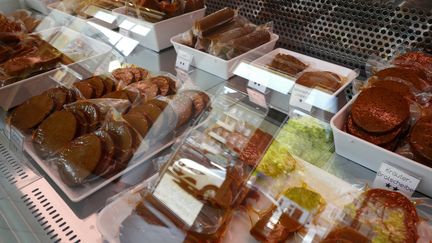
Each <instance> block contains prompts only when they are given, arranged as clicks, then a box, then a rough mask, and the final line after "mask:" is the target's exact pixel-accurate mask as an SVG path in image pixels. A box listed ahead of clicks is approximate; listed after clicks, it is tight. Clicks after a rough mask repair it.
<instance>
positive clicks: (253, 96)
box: [247, 88, 267, 108]
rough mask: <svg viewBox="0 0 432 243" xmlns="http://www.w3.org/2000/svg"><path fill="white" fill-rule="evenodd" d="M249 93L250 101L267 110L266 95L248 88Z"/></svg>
mask: <svg viewBox="0 0 432 243" xmlns="http://www.w3.org/2000/svg"><path fill="white" fill-rule="evenodd" d="M247 93H248V96H249V100H250V101H251V102H253V103H255V104H257V105H259V106H261V107H264V108H267V101H266V98H265V95H264V94H263V93H260V92H258V91H256V90H254V89H249V88H247Z"/></svg>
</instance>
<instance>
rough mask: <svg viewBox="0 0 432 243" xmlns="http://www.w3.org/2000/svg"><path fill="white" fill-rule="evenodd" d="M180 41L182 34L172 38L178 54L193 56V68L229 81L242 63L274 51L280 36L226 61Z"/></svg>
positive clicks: (272, 37)
mask: <svg viewBox="0 0 432 243" xmlns="http://www.w3.org/2000/svg"><path fill="white" fill-rule="evenodd" d="M180 39H181V34H180V35H177V36H175V37H173V38H171V42H172V43H173V45H174V48H175V50H176V52H177V53H178V52H179V50H181V51H184V52H186V53H189V54H190V55H192V56H193V61H192V63H191V65H192V66H194V67H196V68H198V69H201V70H204V71H206V72H209V73H211V74H214V75H216V76H218V77H221V78H223V79H229V78H230V77H232V76H234V73H233V72H234V69H235V68H236V67H237V65H238V64H239V63H240V62H241V61H249V62H250V61H253V60H255V59H257V58H258V57H260V56H262V55H265V54H266V53H268V52H270V51H271V50H273V48H274V46H275V45H276V41H277V40H278V39H279V36H278V35H276V34H274V33H272V34H271V39H270V41H269V42H267V43H265V44H263V45H261V46H259V47H257V48H255V49H252V50H250V51H248V52H246V53H244V54H242V55H240V56H237V57H235V58H232V59H230V60H224V59H222V58H219V57H215V56H212V55H210V54H208V53H205V52H202V51H200V50H197V49H195V48H192V47H189V46H186V45H183V44H180V43H179V40H180Z"/></svg>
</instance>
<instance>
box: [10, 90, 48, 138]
mask: <svg viewBox="0 0 432 243" xmlns="http://www.w3.org/2000/svg"><path fill="white" fill-rule="evenodd" d="M54 107H55V102H54V100H53V99H52V98H51V97H49V96H48V95H46V94H42V95H37V96H34V97H32V98H30V99H29V100H27V101H25V102H24V103H23V104H21V105H20V106H18V107H17V108H16V109H15V110H14V111H13V112H12V116H11V125H12V126H14V127H16V128H18V129H20V130H27V129H30V128H33V127H35V126H37V125H38V124H39V123H41V122H42V121H43V120H44V119H45V117H47V116H48V115H49V114H50V113H51V112H52V111H53V109H54Z"/></svg>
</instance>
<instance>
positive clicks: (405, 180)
mask: <svg viewBox="0 0 432 243" xmlns="http://www.w3.org/2000/svg"><path fill="white" fill-rule="evenodd" d="M420 180H421V179H420V178H419V177H416V176H413V175H411V174H409V173H408V172H406V171H404V170H402V169H400V168H397V167H395V166H393V165H390V164H389V163H386V162H384V163H382V164H381V167H380V169H379V170H378V172H377V175H376V177H375V180H374V183H373V187H374V188H382V189H387V190H390V191H397V192H400V193H402V194H404V195H405V196H407V197H411V195H412V194H413V193H414V192H415V190H416V188H417V186H418V184H419V183H420Z"/></svg>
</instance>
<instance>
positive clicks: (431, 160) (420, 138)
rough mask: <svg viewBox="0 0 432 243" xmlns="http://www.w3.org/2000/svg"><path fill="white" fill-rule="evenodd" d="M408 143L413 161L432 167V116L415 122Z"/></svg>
mask: <svg viewBox="0 0 432 243" xmlns="http://www.w3.org/2000/svg"><path fill="white" fill-rule="evenodd" d="M408 142H409V145H410V146H411V151H412V152H413V154H414V160H416V161H418V162H421V163H423V164H425V165H427V166H432V116H428V117H423V118H421V119H420V120H419V121H417V123H416V124H415V125H414V126H413V128H412V130H411V133H410V135H409V138H408Z"/></svg>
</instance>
